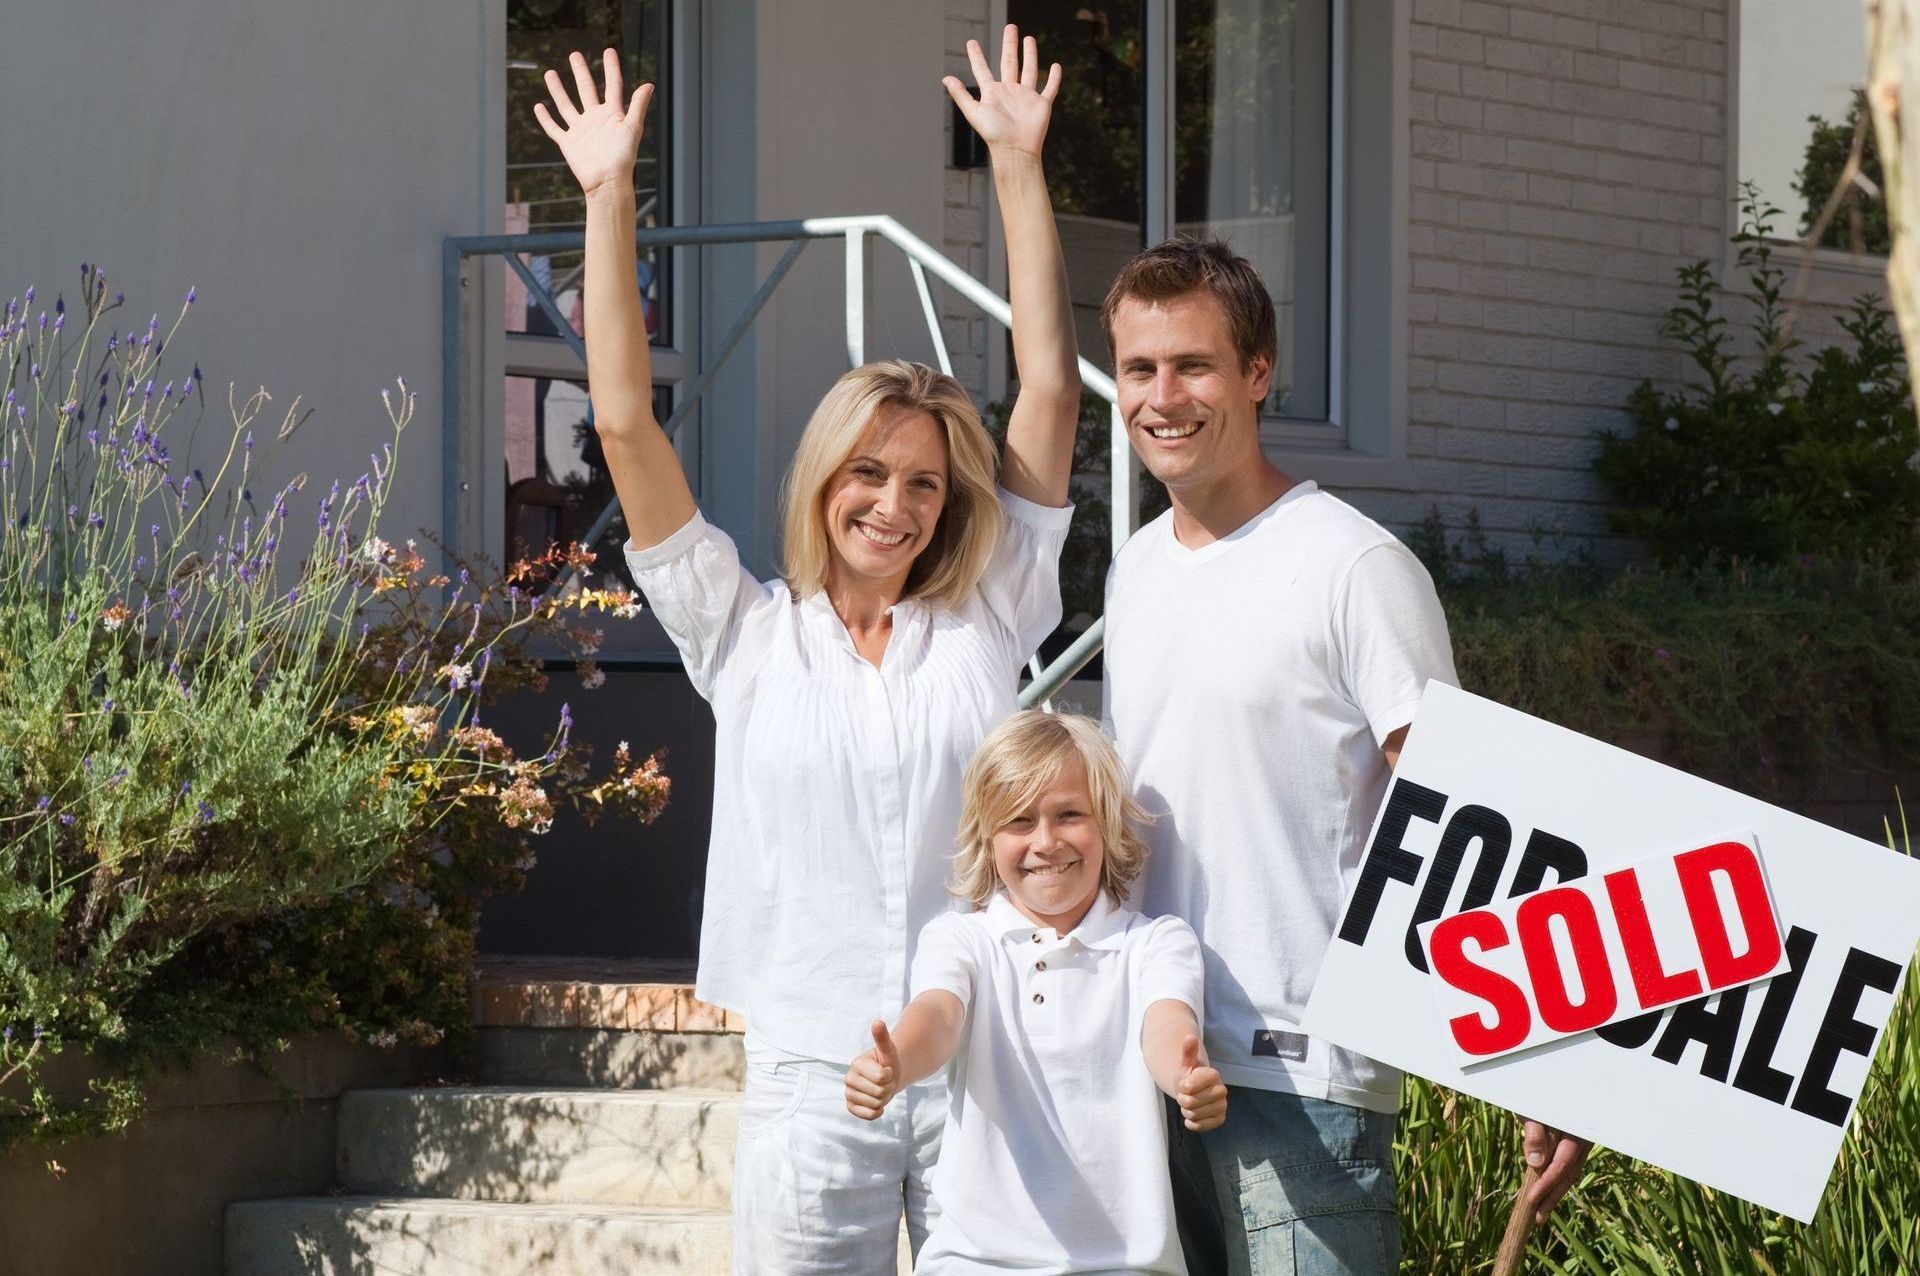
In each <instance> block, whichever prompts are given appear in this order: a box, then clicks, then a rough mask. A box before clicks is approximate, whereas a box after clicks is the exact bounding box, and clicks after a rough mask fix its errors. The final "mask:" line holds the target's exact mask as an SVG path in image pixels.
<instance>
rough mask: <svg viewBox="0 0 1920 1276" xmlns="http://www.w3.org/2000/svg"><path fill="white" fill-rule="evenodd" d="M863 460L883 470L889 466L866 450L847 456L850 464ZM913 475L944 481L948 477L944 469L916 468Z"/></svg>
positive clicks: (856, 463) (857, 463) (859, 462)
mask: <svg viewBox="0 0 1920 1276" xmlns="http://www.w3.org/2000/svg"><path fill="white" fill-rule="evenodd" d="M862 462H865V463H866V464H868V465H877V466H879V467H880V468H881V469H883V470H884V469H886V468H887V463H886V462H885V461H883V460H881V459H880V458H879V457H877V456H868V455H867V454H866V453H864V452H862V453H860V454H858V455H857V456H850V457H848V458H847V464H848V465H859V464H861V463H862ZM913 477H915V478H937V479H939V480H940V481H941V482H943V483H944V482H945V481H946V478H947V476H946V473H945V471H943V470H915V471H914V472H913Z"/></svg>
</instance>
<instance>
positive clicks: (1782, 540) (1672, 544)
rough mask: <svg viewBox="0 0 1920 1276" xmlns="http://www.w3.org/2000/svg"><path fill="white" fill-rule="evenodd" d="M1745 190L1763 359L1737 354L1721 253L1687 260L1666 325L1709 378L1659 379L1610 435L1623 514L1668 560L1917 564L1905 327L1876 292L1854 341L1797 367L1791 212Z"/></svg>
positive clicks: (1861, 309)
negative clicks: (1665, 385)
mask: <svg viewBox="0 0 1920 1276" xmlns="http://www.w3.org/2000/svg"><path fill="white" fill-rule="evenodd" d="M1744 189H1745V191H1746V194H1745V196H1744V198H1743V200H1742V204H1741V209H1742V214H1743V223H1742V228H1741V232H1740V233H1739V234H1738V235H1736V236H1735V237H1734V239H1735V242H1736V243H1738V244H1739V245H1740V250H1739V263H1740V266H1741V268H1742V269H1743V270H1745V271H1746V273H1747V278H1748V282H1749V285H1750V287H1751V288H1752V291H1753V294H1754V296H1755V298H1756V302H1757V306H1756V309H1755V313H1754V318H1753V321H1752V323H1751V325H1750V332H1751V337H1752V351H1751V354H1750V355H1749V356H1748V357H1747V358H1746V359H1738V360H1737V359H1736V358H1735V356H1734V355H1733V353H1732V352H1731V350H1730V344H1731V340H1730V335H1729V332H1728V325H1727V319H1726V317H1725V315H1724V314H1723V313H1722V312H1721V308H1720V301H1719V298H1720V293H1721V290H1720V287H1719V285H1718V284H1717V283H1716V282H1715V280H1714V273H1713V268H1712V265H1711V263H1709V262H1705V261H1700V262H1695V263H1694V264H1693V265H1690V266H1685V267H1682V268H1681V269H1680V271H1679V272H1678V274H1679V278H1680V301H1679V303H1678V304H1676V305H1675V306H1674V307H1673V308H1672V309H1670V310H1669V311H1668V312H1667V316H1666V321H1665V323H1664V324H1663V325H1662V329H1661V331H1662V333H1663V335H1665V336H1666V337H1667V338H1669V339H1670V340H1673V341H1676V342H1678V343H1680V344H1681V345H1682V346H1683V347H1684V348H1685V350H1686V352H1687V355H1688V357H1689V359H1690V360H1691V361H1692V363H1693V365H1694V366H1695V368H1696V369H1697V370H1698V371H1699V373H1700V374H1701V377H1702V379H1703V380H1704V383H1705V384H1704V386H1703V387H1700V388H1683V389H1679V390H1672V391H1663V390H1660V389H1657V388H1656V387H1655V386H1654V385H1653V384H1652V383H1651V382H1643V383H1642V384H1641V385H1640V386H1639V387H1638V388H1637V389H1635V390H1634V392H1633V393H1632V395H1631V396H1629V398H1628V401H1627V411H1628V413H1629V415H1630V416H1631V418H1632V425H1631V428H1630V429H1629V430H1628V431H1627V432H1625V433H1620V434H1616V433H1614V432H1612V431H1603V432H1602V433H1601V434H1600V436H1599V443H1600V448H1599V453H1598V455H1597V457H1596V458H1595V461H1594V470H1595V472H1596V473H1597V474H1598V475H1599V476H1600V479H1601V481H1602V483H1603V484H1604V485H1605V487H1606V489H1607V491H1608V494H1609V496H1610V497H1611V498H1612V501H1613V508H1612V510H1611V511H1610V514H1609V517H1610V521H1611V523H1612V525H1613V527H1614V529H1615V530H1617V531H1619V532H1622V533H1624V534H1626V535H1628V536H1630V537H1633V538H1634V539H1635V540H1638V541H1640V542H1641V543H1643V544H1644V545H1646V547H1647V548H1648V550H1649V551H1650V552H1651V553H1652V555H1653V557H1654V559H1655V561H1657V562H1660V563H1663V564H1696V563H1702V562H1705V561H1707V560H1708V559H1710V558H1714V557H1721V558H1738V559H1741V560H1744V561H1761V562H1778V561H1781V560H1783V559H1786V558H1789V557H1792V556H1795V555H1801V554H1814V555H1835V556H1842V557H1852V558H1858V557H1863V556H1870V557H1878V558H1884V559H1886V560H1888V561H1889V562H1891V563H1893V564H1895V565H1896V566H1899V567H1911V566H1913V565H1914V563H1915V561H1916V540H1915V522H1916V519H1920V473H1916V471H1915V470H1914V469H1913V467H1912V465H1911V464H1910V462H1911V460H1912V458H1913V455H1914V449H1913V442H1914V418H1913V407H1912V403H1911V401H1910V400H1909V398H1908V396H1907V388H1906V380H1905V370H1904V361H1903V358H1902V354H1901V348H1900V339H1899V334H1898V333H1897V332H1896V331H1895V330H1894V329H1893V327H1892V326H1891V323H1890V320H1889V317H1888V315H1887V313H1886V311H1885V310H1884V309H1882V308H1881V307H1880V305H1879V303H1878V301H1877V300H1875V299H1874V298H1872V297H1866V296H1863V297H1861V298H1859V299H1858V300H1856V301H1855V302H1854V305H1853V308H1852V311H1851V313H1850V314H1849V315H1848V317H1846V318H1845V319H1843V320H1842V321H1841V326H1842V327H1843V328H1844V329H1845V330H1846V332H1847V334H1848V336H1849V337H1850V338H1851V341H1852V344H1851V347H1850V348H1846V347H1841V346H1832V347H1828V348H1827V349H1824V350H1821V351H1819V352H1818V353H1817V354H1815V355H1814V356H1813V357H1812V358H1811V360H1809V361H1808V363H1807V365H1806V366H1805V367H1804V368H1802V367H1801V366H1799V365H1798V364H1796V362H1795V361H1794V360H1793V359H1792V358H1791V357H1790V356H1791V354H1792V352H1793V349H1794V347H1795V343H1794V342H1793V341H1792V340H1791V339H1789V337H1788V336H1787V332H1786V326H1785V325H1786V306H1785V304H1784V302H1783V295H1784V280H1785V271H1784V270H1783V269H1782V268H1781V267H1779V266H1777V265H1775V264H1774V262H1773V250H1772V248H1771V247H1770V246H1769V244H1768V241H1767V236H1768V234H1769V233H1770V231H1771V223H1772V218H1773V217H1774V216H1775V215H1776V214H1777V212H1778V210H1777V209H1773V208H1769V207H1766V206H1764V205H1763V204H1762V203H1761V202H1760V201H1759V198H1758V195H1757V194H1756V192H1755V191H1754V189H1753V187H1752V186H1751V184H1749V185H1748V186H1746V187H1745V188H1744Z"/></svg>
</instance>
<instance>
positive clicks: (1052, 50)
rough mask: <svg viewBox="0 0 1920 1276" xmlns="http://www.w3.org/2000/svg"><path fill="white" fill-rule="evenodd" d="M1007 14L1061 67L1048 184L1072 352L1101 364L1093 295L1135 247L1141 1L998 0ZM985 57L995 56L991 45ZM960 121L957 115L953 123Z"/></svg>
mask: <svg viewBox="0 0 1920 1276" xmlns="http://www.w3.org/2000/svg"><path fill="white" fill-rule="evenodd" d="M1007 21H1009V22H1011V23H1014V24H1015V25H1017V26H1018V27H1019V28H1020V30H1021V32H1022V33H1023V34H1026V35H1031V36H1033V37H1034V38H1035V39H1037V40H1038V41H1039V42H1040V57H1041V59H1042V60H1043V61H1044V62H1058V63H1059V64H1060V73H1061V75H1062V76H1063V77H1064V80H1063V83H1062V85H1061V89H1060V100H1059V102H1058V103H1057V104H1056V106H1055V110H1054V114H1053V124H1052V126H1051V127H1050V129H1049V130H1048V133H1047V155H1046V165H1047V188H1048V190H1049V192H1050V193H1051V194H1052V196H1053V207H1054V212H1055V214H1056V216H1057V218H1058V221H1059V225H1060V246H1061V249H1062V250H1063V251H1064V252H1065V254H1066V259H1067V288H1068V292H1069V293H1070V295H1071V296H1072V299H1073V315H1074V327H1075V335H1076V337H1077V338H1078V339H1079V343H1080V353H1082V354H1084V355H1085V356H1087V358H1088V359H1090V360H1091V361H1093V362H1094V363H1096V364H1100V365H1102V366H1107V362H1108V361H1107V341H1106V337H1105V336H1104V335H1103V334H1102V333H1101V331H1100V303H1101V302H1102V301H1103V300H1105V298H1106V295H1107V288H1108V286H1109V285H1110V284H1112V282H1113V277H1114V276H1115V275H1116V274H1118V273H1119V271H1120V267H1121V265H1122V264H1123V263H1124V262H1125V261H1126V260H1127V258H1129V257H1131V256H1133V255H1134V254H1135V253H1137V252H1139V251H1140V249H1141V248H1142V247H1143V244H1142V239H1141V237H1142V234H1143V233H1144V229H1143V228H1144V224H1145V221H1144V218H1145V210H1144V203H1143V197H1142V186H1141V182H1142V176H1143V173H1144V172H1145V168H1146V152H1145V140H1144V136H1145V121H1146V86H1145V79H1144V73H1145V69H1146V60H1145V46H1144V36H1143V32H1144V30H1145V5H1144V4H1142V3H1137V2H1136V3H1133V4H1112V5H1106V6H1100V7H1088V6H1076V5H1071V4H1061V3H1058V0H1051V2H1049V0H1007ZM987 57H988V61H989V62H992V63H993V64H994V65H996V66H997V65H998V64H999V58H1000V51H999V47H998V45H995V46H993V47H991V48H989V49H988V51H987ZM962 127H964V125H962Z"/></svg>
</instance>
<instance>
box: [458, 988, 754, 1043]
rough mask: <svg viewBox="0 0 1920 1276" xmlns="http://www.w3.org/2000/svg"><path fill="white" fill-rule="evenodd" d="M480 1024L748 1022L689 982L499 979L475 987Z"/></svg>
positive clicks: (661, 1026)
mask: <svg viewBox="0 0 1920 1276" xmlns="http://www.w3.org/2000/svg"><path fill="white" fill-rule="evenodd" d="M473 1022H474V1026H475V1027H478V1028H587V1029H601V1030H609V1031H616V1032H617V1031H628V1032H713V1033H736V1034H737V1033H742V1032H745V1031H746V1021H745V1020H744V1019H742V1018H741V1017H740V1016H739V1015H738V1014H736V1013H734V1012H733V1011H730V1010H722V1009H721V1008H720V1007H718V1006H711V1005H708V1004H707V1003H706V1002H704V1001H701V1000H699V999H698V998H696V997H695V996H694V995H693V987H692V986H691V985H690V984H672V983H610V982H602V981H597V980H587V979H553V978H541V979H525V978H501V977H498V976H488V975H486V974H484V973H483V974H482V976H481V978H480V979H479V981H478V982H477V983H476V985H475V989H474V1008H473Z"/></svg>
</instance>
